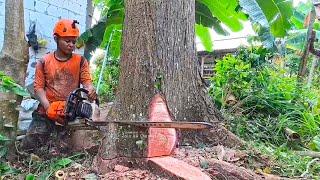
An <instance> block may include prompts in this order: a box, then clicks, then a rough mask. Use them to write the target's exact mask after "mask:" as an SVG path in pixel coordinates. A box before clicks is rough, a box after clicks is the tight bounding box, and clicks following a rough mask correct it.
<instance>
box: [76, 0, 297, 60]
mask: <svg viewBox="0 0 320 180" xmlns="http://www.w3.org/2000/svg"><path fill="white" fill-rule="evenodd" d="M94 3H95V5H98V6H100V7H103V10H102V12H103V13H102V16H103V18H102V20H100V21H99V23H98V24H97V25H95V26H94V27H92V28H91V29H89V30H87V31H86V32H84V33H83V34H82V35H81V36H80V38H79V42H80V43H79V44H84V43H85V44H86V45H87V47H88V46H89V47H90V46H92V47H99V46H100V47H101V48H104V46H105V45H106V44H108V42H107V41H108V39H109V35H110V32H111V31H112V29H114V28H116V29H117V30H118V31H117V32H118V37H119V38H113V39H114V40H113V41H114V42H112V43H111V47H114V48H115V49H116V50H115V54H114V55H115V56H118V55H119V54H120V44H121V42H120V40H121V29H122V24H123V19H124V0H94ZM195 8H196V9H195V17H196V25H195V30H196V35H197V37H199V39H200V40H201V42H202V44H203V45H204V47H205V49H206V50H207V51H212V50H213V43H212V38H211V33H210V31H211V29H213V30H214V31H215V32H217V33H218V34H221V35H225V36H226V35H228V34H229V31H233V32H237V31H240V30H242V29H243V22H244V21H247V20H248V17H249V20H250V21H251V22H253V24H254V27H256V28H255V29H256V31H257V33H258V35H259V37H260V38H261V39H262V42H263V44H264V45H265V46H266V47H268V48H271V47H273V45H274V37H284V36H285V35H286V34H287V31H288V30H289V29H290V28H291V24H290V22H289V20H290V18H291V16H292V13H293V8H292V0H195ZM222 25H224V26H226V27H227V29H228V30H227V29H226V28H224V26H222ZM117 39H118V40H117ZM117 46H118V48H116V47H117ZM92 49H94V48H92ZM110 52H113V49H112V48H111V50H110ZM111 55H112V54H111ZM112 56H113V55H112Z"/></svg>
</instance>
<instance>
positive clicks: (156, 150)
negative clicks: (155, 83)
mask: <svg viewBox="0 0 320 180" xmlns="http://www.w3.org/2000/svg"><path fill="white" fill-rule="evenodd" d="M149 121H151V122H170V121H172V118H171V116H170V113H169V109H168V106H167V104H166V101H165V99H164V98H163V97H162V96H161V95H160V94H156V95H155V96H154V97H153V98H152V100H151V102H150V105H149ZM176 143H177V132H176V130H175V129H174V128H150V129H149V137H148V157H158V156H168V155H170V154H171V153H172V151H173V150H174V148H175V146H176Z"/></svg>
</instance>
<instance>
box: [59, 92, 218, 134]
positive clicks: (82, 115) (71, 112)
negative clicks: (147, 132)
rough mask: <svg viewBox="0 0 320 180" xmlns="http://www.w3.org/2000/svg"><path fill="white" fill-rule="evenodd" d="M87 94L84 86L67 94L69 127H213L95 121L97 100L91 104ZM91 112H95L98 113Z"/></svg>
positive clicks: (195, 124)
mask: <svg viewBox="0 0 320 180" xmlns="http://www.w3.org/2000/svg"><path fill="white" fill-rule="evenodd" d="M87 95H88V91H87V90H86V89H84V88H78V89H76V90H74V91H73V92H72V93H71V94H70V95H69V97H68V99H67V102H66V107H65V115H66V120H67V125H68V126H69V127H70V128H74V129H99V127H102V126H108V125H109V124H110V123H115V124H119V125H125V126H135V127H139V128H176V129H181V130H201V129H210V128H213V125H212V124H211V123H207V122H187V121H170V122H151V121H101V120H98V121H97V120H95V119H96V118H97V116H99V115H100V112H99V111H95V112H94V107H96V106H99V101H98V100H96V101H95V104H93V103H91V102H90V101H89V100H88V96H87ZM93 113H97V114H98V115H97V114H93ZM99 119H100V118H99Z"/></svg>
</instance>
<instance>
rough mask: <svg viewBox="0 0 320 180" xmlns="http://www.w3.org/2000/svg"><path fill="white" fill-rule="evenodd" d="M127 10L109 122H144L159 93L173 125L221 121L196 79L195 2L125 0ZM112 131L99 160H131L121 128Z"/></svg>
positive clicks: (187, 0) (189, 0) (191, 0)
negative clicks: (163, 98) (113, 105)
mask: <svg viewBox="0 0 320 180" xmlns="http://www.w3.org/2000/svg"><path fill="white" fill-rule="evenodd" d="M125 7H126V12H125V13H126V14H125V22H124V30H123V41H122V42H123V44H122V52H123V54H122V56H121V62H120V67H121V75H120V84H119V87H118V90H119V91H118V93H117V100H116V103H115V107H114V108H113V109H112V110H111V113H110V117H111V118H114V119H116V120H119V121H121V120H141V121H143V120H146V119H147V118H148V105H149V102H150V100H151V98H152V97H153V96H154V95H155V94H156V93H157V92H158V90H159V91H160V92H161V93H162V95H163V96H164V97H165V98H166V100H167V105H168V108H169V110H170V111H171V113H172V116H173V119H174V120H177V121H207V122H214V123H215V124H218V122H220V121H222V116H221V115H220V113H219V111H218V110H217V109H216V108H215V106H214V104H213V103H212V101H211V99H210V98H209V96H208V95H207V91H206V89H205V85H204V82H203V81H202V79H201V76H200V64H199V62H198V60H197V58H196V49H195V40H194V38H195V33H194V24H195V2H194V0H175V1H172V0H156V1H154V0H139V1H137V0H126V3H125ZM156 87H158V88H156ZM217 129H220V130H221V129H222V131H220V132H221V133H222V135H223V136H227V135H228V131H226V129H224V128H222V127H221V126H218V125H217ZM217 129H216V130H217ZM116 130H117V127H116V126H115V125H110V126H109V127H108V131H107V136H106V137H107V138H106V139H105V140H104V142H103V143H102V147H101V149H100V156H102V157H103V158H105V159H110V158H114V157H117V156H119V155H120V156H121V155H128V156H130V155H135V153H133V154H128V153H127V154H126V153H124V149H121V147H123V146H124V145H125V144H126V145H127V147H126V148H125V149H131V150H133V149H134V147H132V146H131V144H130V142H132V140H131V141H130V140H129V141H124V142H125V143H121V142H120V141H119V138H120V139H121V138H122V137H120V136H121V135H122V134H119V133H121V132H123V131H124V130H123V127H122V129H121V131H119V130H118V131H116ZM115 131H116V133H115ZM127 131H128V129H125V132H127ZM211 136H212V135H211ZM213 138H214V137H213ZM219 139H221V137H219ZM122 140H123V139H122ZM119 142H120V143H121V144H122V145H121V146H119Z"/></svg>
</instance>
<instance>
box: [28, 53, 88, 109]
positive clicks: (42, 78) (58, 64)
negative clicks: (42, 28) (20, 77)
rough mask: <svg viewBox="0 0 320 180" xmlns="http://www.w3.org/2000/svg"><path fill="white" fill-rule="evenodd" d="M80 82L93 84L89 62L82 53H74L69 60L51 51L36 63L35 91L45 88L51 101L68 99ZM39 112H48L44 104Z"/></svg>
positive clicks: (85, 84)
mask: <svg viewBox="0 0 320 180" xmlns="http://www.w3.org/2000/svg"><path fill="white" fill-rule="evenodd" d="M81 59H82V60H81ZM80 66H81V67H80ZM80 84H82V85H83V86H84V87H86V86H87V85H90V84H92V79H91V76H90V71H89V63H88V62H87V60H85V59H84V58H83V57H82V56H81V55H78V54H72V57H71V58H70V59H69V60H67V61H59V60H57V59H56V58H55V56H54V53H49V54H47V55H45V56H44V57H43V58H42V59H41V60H40V61H39V62H38V63H37V65H36V73H35V81H34V91H35V93H36V92H37V91H38V90H39V89H40V88H43V89H44V90H45V92H46V97H47V99H48V101H49V102H50V103H52V102H54V101H66V100H67V98H68V96H69V94H70V93H71V92H72V91H73V90H75V89H76V88H78V87H79V85H80ZM38 112H39V113H40V114H45V113H46V112H45V110H44V108H43V107H42V106H40V107H39V108H38Z"/></svg>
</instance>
